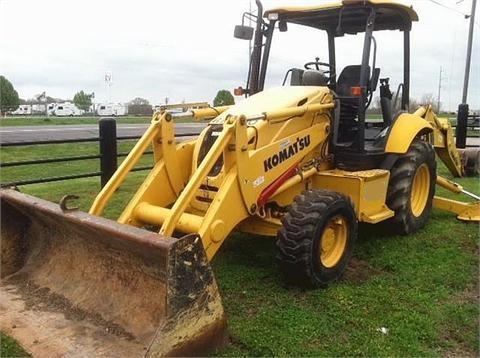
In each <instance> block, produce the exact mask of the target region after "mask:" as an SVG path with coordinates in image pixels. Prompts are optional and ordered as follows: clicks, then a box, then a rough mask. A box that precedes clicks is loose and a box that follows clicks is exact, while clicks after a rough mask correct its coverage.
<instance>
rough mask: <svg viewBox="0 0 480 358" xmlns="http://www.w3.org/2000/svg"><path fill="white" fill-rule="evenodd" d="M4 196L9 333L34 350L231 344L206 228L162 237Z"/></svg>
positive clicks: (149, 351) (155, 349)
mask: <svg viewBox="0 0 480 358" xmlns="http://www.w3.org/2000/svg"><path fill="white" fill-rule="evenodd" d="M0 200H1V271H0V273H1V278H2V281H1V286H0V330H1V331H3V332H5V333H6V334H8V335H10V336H12V337H14V338H15V339H17V340H18V341H19V342H20V344H21V345H22V346H23V347H24V348H25V349H26V350H27V351H30V352H31V353H33V355H34V356H39V357H58V356H62V357H63V356H79V357H95V356H111V357H139V356H178V355H181V356H185V355H195V356H199V355H204V354H205V353H207V352H209V351H214V350H215V349H216V348H218V347H219V346H220V345H221V344H222V343H224V342H225V338H226V320H225V317H224V311H223V306H222V303H221V299H220V295H219V292H218V288H217V285H216V282H215V279H214V276H213V273H212V270H211V268H210V266H209V264H208V262H207V259H206V256H205V253H204V250H203V246H202V243H201V240H200V239H199V237H198V236H197V235H188V236H185V237H183V238H180V239H175V238H170V237H162V236H160V235H158V234H156V233H153V232H150V231H147V230H143V229H139V228H135V227H131V226H127V225H122V224H119V223H117V222H114V221H111V220H107V219H104V218H100V217H96V216H92V215H89V214H86V213H83V212H79V211H71V210H66V211H62V209H61V208H60V207H59V206H58V205H56V204H53V203H50V202H48V201H44V200H41V199H38V198H35V197H31V196H28V195H24V194H21V193H19V192H16V191H14V190H10V189H7V190H1V191H0Z"/></svg>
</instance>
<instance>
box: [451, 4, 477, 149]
mask: <svg viewBox="0 0 480 358" xmlns="http://www.w3.org/2000/svg"><path fill="white" fill-rule="evenodd" d="M476 6H477V0H472V10H471V12H470V27H469V30H468V43H467V59H466V61H465V62H466V63H465V77H464V79H463V94H462V103H461V104H459V105H458V113H457V128H456V131H455V135H456V142H455V144H456V146H457V148H465V146H466V143H467V120H468V104H467V95H468V79H469V77H470V62H471V59H472V43H473V25H474V24H475V8H476ZM465 18H467V16H465Z"/></svg>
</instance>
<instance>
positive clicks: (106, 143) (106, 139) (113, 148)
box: [98, 118, 117, 188]
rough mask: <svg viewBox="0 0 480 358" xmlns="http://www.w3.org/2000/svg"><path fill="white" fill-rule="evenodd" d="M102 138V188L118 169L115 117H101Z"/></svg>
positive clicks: (100, 135)
mask: <svg viewBox="0 0 480 358" xmlns="http://www.w3.org/2000/svg"><path fill="white" fill-rule="evenodd" d="M98 130H99V139H100V171H101V173H102V174H101V179H100V183H101V186H102V188H103V187H104V186H105V184H107V182H108V180H109V179H110V178H111V176H112V175H113V173H115V171H116V170H117V121H116V120H115V119H114V118H100V120H99V121H98Z"/></svg>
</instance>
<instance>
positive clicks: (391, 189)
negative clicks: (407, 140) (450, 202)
mask: <svg viewBox="0 0 480 358" xmlns="http://www.w3.org/2000/svg"><path fill="white" fill-rule="evenodd" d="M436 170H437V163H436V161H435V150H434V149H433V147H432V145H431V144H430V143H427V142H425V141H421V140H415V141H414V142H413V143H412V144H411V145H410V148H409V149H408V152H407V153H405V154H404V155H403V156H402V157H400V159H398V160H397V162H396V163H395V165H394V166H393V168H392V170H391V172H390V182H389V184H388V191H387V206H388V207H389V208H390V209H391V210H393V211H394V212H395V216H394V217H393V218H391V219H390V220H389V221H388V227H389V228H390V229H391V231H393V233H395V234H401V235H408V234H411V233H414V232H415V231H417V230H420V229H421V228H423V227H424V226H425V224H426V223H427V221H428V217H429V215H430V211H431V210H432V202H433V196H434V194H435V183H436V180H437V174H436Z"/></svg>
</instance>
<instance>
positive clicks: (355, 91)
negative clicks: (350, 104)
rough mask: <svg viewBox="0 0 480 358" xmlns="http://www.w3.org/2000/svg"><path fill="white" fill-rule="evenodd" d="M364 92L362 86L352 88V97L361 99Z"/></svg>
mask: <svg viewBox="0 0 480 358" xmlns="http://www.w3.org/2000/svg"><path fill="white" fill-rule="evenodd" d="M362 92H363V91H362V87H360V86H353V87H350V95H352V96H354V97H360V96H361V95H362Z"/></svg>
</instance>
